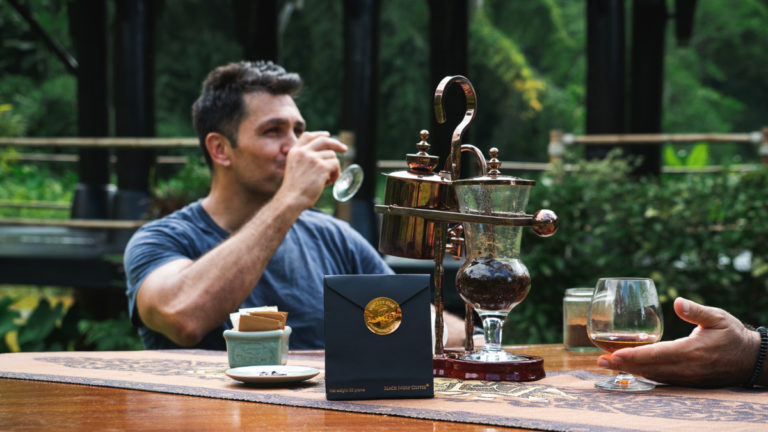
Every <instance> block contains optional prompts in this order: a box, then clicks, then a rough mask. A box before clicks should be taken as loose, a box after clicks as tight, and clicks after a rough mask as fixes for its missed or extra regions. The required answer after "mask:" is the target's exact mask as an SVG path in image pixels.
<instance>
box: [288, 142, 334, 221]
mask: <svg viewBox="0 0 768 432" xmlns="http://www.w3.org/2000/svg"><path fill="white" fill-rule="evenodd" d="M346 151H347V146H345V145H344V144H342V143H341V142H340V141H338V140H336V139H334V138H331V136H330V134H329V133H328V132H304V133H303V134H301V136H300V137H299V141H298V143H297V144H296V145H295V146H294V147H293V148H291V150H290V151H289V152H288V157H287V160H286V167H285V175H284V177H283V183H282V185H281V186H280V190H279V191H278V194H287V195H288V196H290V198H291V199H292V200H294V202H295V203H296V204H297V205H301V206H303V207H304V208H309V207H312V206H313V205H315V203H316V202H317V200H318V198H320V194H321V193H322V191H323V188H324V187H326V186H329V185H331V184H333V182H334V181H336V179H337V178H338V177H339V160H338V158H337V157H336V153H345V152H346Z"/></svg>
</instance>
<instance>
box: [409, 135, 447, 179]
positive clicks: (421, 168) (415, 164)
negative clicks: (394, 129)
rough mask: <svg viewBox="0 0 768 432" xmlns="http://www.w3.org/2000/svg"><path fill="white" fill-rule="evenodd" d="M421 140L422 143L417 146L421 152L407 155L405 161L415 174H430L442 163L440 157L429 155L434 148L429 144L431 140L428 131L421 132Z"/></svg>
mask: <svg viewBox="0 0 768 432" xmlns="http://www.w3.org/2000/svg"><path fill="white" fill-rule="evenodd" d="M419 138H421V142H419V143H418V144H416V148H417V149H419V152H418V153H415V154H413V153H409V154H407V155H405V161H406V163H407V164H408V169H409V170H410V171H412V172H414V173H418V174H426V173H430V172H432V170H434V169H435V167H437V164H438V163H440V157H438V156H434V155H430V154H429V153H427V150H429V148H430V147H432V146H431V145H429V143H428V142H427V139H428V138H429V131H428V130H426V129H422V130H421V131H420V132H419Z"/></svg>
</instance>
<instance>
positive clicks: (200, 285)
mask: <svg viewBox="0 0 768 432" xmlns="http://www.w3.org/2000/svg"><path fill="white" fill-rule="evenodd" d="M345 150H346V148H345V147H344V145H343V144H341V143H339V142H338V141H336V140H331V139H328V138H327V133H322V134H318V133H305V134H304V135H302V137H301V140H300V142H299V143H298V144H297V145H296V146H295V147H293V148H292V149H291V151H290V152H289V155H288V159H287V163H286V164H287V165H286V171H285V177H284V180H283V183H282V185H281V187H280V189H279V190H278V191H277V193H276V194H275V196H274V197H273V199H272V200H270V201H269V202H267V203H266V204H265V205H264V206H263V207H262V208H261V209H260V210H259V211H258V212H257V213H256V214H255V215H254V216H253V217H252V218H251V219H250V220H248V221H247V222H246V223H245V224H244V225H243V226H242V227H241V228H240V229H239V230H238V231H237V232H235V233H234V234H233V235H232V236H230V237H229V238H228V239H227V240H225V241H224V242H222V243H221V244H220V245H218V246H217V247H215V248H214V249H212V250H210V251H209V252H208V253H206V254H204V255H203V256H201V257H200V258H198V259H197V260H195V261H192V260H187V259H179V260H175V261H171V262H169V263H166V264H163V265H161V266H160V267H158V268H157V269H155V270H154V271H152V272H151V273H150V274H149V275H148V276H147V277H146V278H145V279H144V282H143V283H142V284H141V287H140V288H139V290H138V293H137V297H136V303H137V310H138V313H139V315H140V317H141V320H142V321H143V322H144V324H145V325H146V326H147V327H149V328H150V329H152V330H155V331H157V332H160V333H162V334H164V335H165V336H166V337H168V338H169V339H171V340H172V341H173V342H175V343H177V344H179V345H182V346H190V345H194V344H196V343H198V342H199V341H200V340H201V339H202V338H203V337H204V336H205V335H206V334H207V333H208V332H210V331H211V330H212V329H214V328H216V327H217V326H219V325H220V324H221V323H222V322H224V321H225V320H226V319H227V317H228V316H229V313H230V312H232V311H234V310H237V308H238V307H239V306H240V305H241V304H242V302H243V301H244V299H245V298H246V297H247V296H248V295H249V294H250V292H251V291H252V290H253V287H254V286H255V285H256V283H257V282H258V281H259V279H260V278H261V275H262V274H263V272H264V269H265V268H266V266H267V264H268V263H269V261H270V259H271V258H272V255H273V254H274V252H275V251H276V250H277V248H278V247H279V246H280V243H281V242H282V241H283V238H284V237H285V234H286V233H287V232H288V230H290V228H291V226H292V225H293V223H294V222H295V221H296V219H297V218H298V217H299V215H300V214H301V212H302V211H304V210H305V209H307V208H309V207H311V206H312V205H314V203H315V202H316V201H317V199H318V198H319V196H320V193H321V192H322V189H323V188H324V187H325V185H326V184H328V183H330V182H332V181H333V180H334V179H335V177H336V176H338V170H339V167H338V160H337V159H336V155H335V152H343V151H345Z"/></svg>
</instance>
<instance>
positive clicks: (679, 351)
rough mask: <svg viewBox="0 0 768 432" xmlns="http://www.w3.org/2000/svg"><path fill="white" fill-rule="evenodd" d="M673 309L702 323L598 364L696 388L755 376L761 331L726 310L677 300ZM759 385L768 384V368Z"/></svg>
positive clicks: (736, 382) (739, 382) (740, 381)
mask: <svg viewBox="0 0 768 432" xmlns="http://www.w3.org/2000/svg"><path fill="white" fill-rule="evenodd" d="M674 308H675V313H677V315H678V316H679V317H680V318H682V319H683V320H685V321H688V322H690V323H692V324H696V325H698V327H696V328H695V329H694V330H693V331H692V332H691V334H690V336H687V337H684V338H681V339H677V340H674V341H668V342H659V343H657V344H652V345H646V346H642V347H638V348H625V349H621V350H618V351H616V352H614V353H613V354H612V355H611V354H605V355H602V356H600V358H599V359H598V365H599V366H600V367H604V368H609V369H615V370H622V371H625V372H629V373H633V374H638V375H642V376H644V377H646V378H650V379H652V380H654V381H659V382H665V383H669V384H676V385H686V386H695V387H719V386H731V385H743V384H745V383H747V381H748V380H749V378H750V377H751V376H752V372H753V370H754V367H755V362H756V360H757V355H758V351H759V349H760V335H759V333H757V332H755V331H752V330H748V329H747V328H745V327H744V325H743V324H742V323H741V322H740V321H739V320H738V319H736V318H735V317H734V316H732V315H731V314H729V313H728V312H726V311H724V310H722V309H718V308H714V307H707V306H702V305H700V304H698V303H695V302H692V301H690V300H686V299H683V298H677V299H675V304H674ZM766 369H767V368H766V367H763V371H762V373H761V375H760V377H759V378H758V380H757V384H762V385H768V370H766Z"/></svg>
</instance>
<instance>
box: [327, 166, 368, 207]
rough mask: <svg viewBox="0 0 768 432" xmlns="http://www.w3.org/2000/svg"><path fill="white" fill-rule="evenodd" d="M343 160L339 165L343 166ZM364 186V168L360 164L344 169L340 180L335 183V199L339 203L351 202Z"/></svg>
mask: <svg viewBox="0 0 768 432" xmlns="http://www.w3.org/2000/svg"><path fill="white" fill-rule="evenodd" d="M341 162H342V161H341V160H340V161H339V163H340V164H341ZM362 184H363V168H362V167H361V166H360V165H358V164H351V165H349V166H348V167H346V168H344V169H343V170H342V171H341V174H339V178H337V179H336V182H334V183H333V189H332V191H333V198H334V199H335V200H336V201H339V202H345V201H349V200H350V199H351V198H352V197H353V196H355V194H356V193H357V191H358V190H360V186H362Z"/></svg>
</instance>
